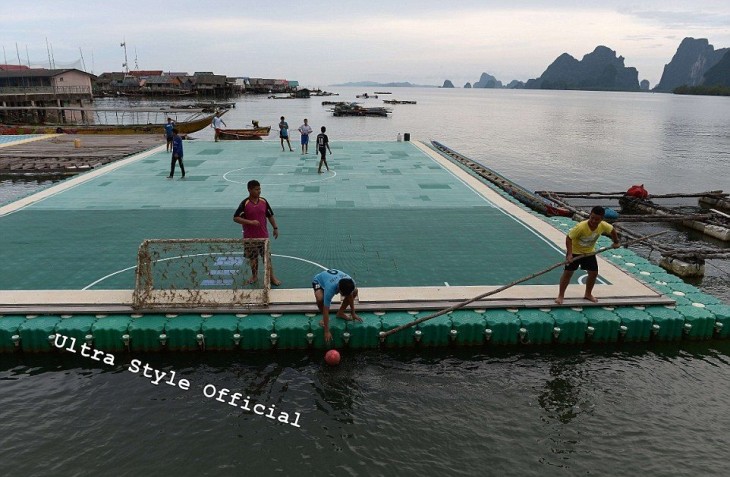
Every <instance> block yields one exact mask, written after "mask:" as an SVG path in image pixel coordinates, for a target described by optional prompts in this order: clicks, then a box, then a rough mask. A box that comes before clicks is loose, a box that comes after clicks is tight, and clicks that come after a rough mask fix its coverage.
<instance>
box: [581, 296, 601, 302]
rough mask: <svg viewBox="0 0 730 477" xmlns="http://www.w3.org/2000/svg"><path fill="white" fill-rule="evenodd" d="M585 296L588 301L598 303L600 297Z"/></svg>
mask: <svg viewBox="0 0 730 477" xmlns="http://www.w3.org/2000/svg"><path fill="white" fill-rule="evenodd" d="M583 298H585V299H586V300H588V301H592V302H593V303H598V298H596V297H594V296H593V295H586V296H584V297H583Z"/></svg>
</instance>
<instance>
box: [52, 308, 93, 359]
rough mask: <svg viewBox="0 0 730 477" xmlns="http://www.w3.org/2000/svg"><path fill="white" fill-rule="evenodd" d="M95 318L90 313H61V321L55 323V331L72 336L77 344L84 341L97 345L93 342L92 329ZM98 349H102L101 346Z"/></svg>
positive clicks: (90, 344)
mask: <svg viewBox="0 0 730 477" xmlns="http://www.w3.org/2000/svg"><path fill="white" fill-rule="evenodd" d="M97 319H98V318H97V317H96V316H91V315H74V316H68V315H61V321H59V322H58V324H57V325H56V333H59V334H62V335H64V336H68V337H69V338H74V339H75V340H76V342H77V343H78V344H77V346H81V344H82V343H86V344H87V345H88V346H94V347H97V346H96V344H95V343H94V334H93V329H92V327H93V326H94V323H95V322H96V320H97ZM87 338H88V339H87ZM99 349H101V350H102V351H103V348H99Z"/></svg>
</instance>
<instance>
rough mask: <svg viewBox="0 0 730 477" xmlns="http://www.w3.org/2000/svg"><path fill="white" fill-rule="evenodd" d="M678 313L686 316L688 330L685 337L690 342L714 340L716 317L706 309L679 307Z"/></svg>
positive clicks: (687, 306) (690, 306)
mask: <svg viewBox="0 0 730 477" xmlns="http://www.w3.org/2000/svg"><path fill="white" fill-rule="evenodd" d="M677 311H678V312H679V313H681V314H682V316H684V322H685V326H687V325H689V327H688V328H687V329H686V333H685V337H686V338H687V339H690V340H706V339H710V338H712V335H713V334H714V332H715V315H713V314H712V313H711V312H710V311H709V310H706V309H705V307H704V306H703V307H697V306H692V305H678V306H677Z"/></svg>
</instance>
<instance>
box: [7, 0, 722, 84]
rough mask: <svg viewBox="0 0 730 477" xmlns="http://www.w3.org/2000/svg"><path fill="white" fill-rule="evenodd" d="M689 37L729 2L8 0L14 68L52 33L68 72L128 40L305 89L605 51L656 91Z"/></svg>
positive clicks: (190, 67)
mask: <svg viewBox="0 0 730 477" xmlns="http://www.w3.org/2000/svg"><path fill="white" fill-rule="evenodd" d="M685 37H694V38H707V39H708V40H709V41H710V44H712V45H714V46H715V48H716V49H718V48H724V47H729V46H730V1H728V0H723V1H714V0H707V1H705V0H694V1H687V0H684V1H674V0H665V1H655V0H650V1H642V0H633V1H624V0H616V1H611V0H605V1H592V0H583V1H578V0H575V1H572V0H551V1H547V0H545V1H542V0H541V1H537V0H528V1H519V0H517V1H514V2H509V1H504V0H500V1H492V0H464V1H460V0H454V1H443V0H417V1H411V0H394V1H381V0H370V1H357V2H355V1H350V0H339V1H332V2H326V1H319V0H311V1H297V2H289V1H275V2H267V1H260V0H259V1H246V0H242V1H226V0H218V1H207V0H206V1H203V0H198V1H187V0H177V1H149V0H147V1H137V0H127V1H118V0H117V1H113V2H112V1H104V0H97V1H90V0H85V1H70V0H69V1H63V0H58V1H46V0H32V1H21V0H0V46H2V47H4V50H5V55H6V58H7V62H8V63H11V64H17V63H18V56H20V61H21V62H22V63H24V64H25V63H26V62H27V59H28V58H29V59H30V61H31V63H43V64H45V66H47V65H48V54H47V49H46V38H47V39H48V42H49V44H50V45H51V46H52V49H53V56H54V58H55V62H56V66H57V67H58V66H60V65H64V64H69V63H73V62H75V61H78V60H79V59H80V58H81V53H80V50H81V52H83V59H84V62H85V65H86V70H87V71H91V72H93V73H95V74H100V73H102V72H105V71H122V63H123V62H124V50H123V49H122V48H121V47H120V43H121V42H122V41H124V40H126V44H127V56H128V62H129V67H130V69H134V67H135V61H136V63H137V64H138V65H139V68H140V69H162V70H165V71H185V72H188V73H193V72H194V71H213V72H215V73H220V74H226V75H229V76H254V77H266V78H282V79H290V80H299V82H300V83H301V84H302V85H304V86H326V85H329V84H333V83H341V82H346V81H364V80H372V81H380V82H390V81H410V82H412V83H417V84H434V85H441V84H442V83H443V81H444V80H445V79H450V80H451V81H453V83H454V85H456V86H457V87H460V86H463V85H464V83H465V82H467V81H470V82H474V81H476V80H478V79H479V75H480V74H481V73H482V72H487V73H489V74H492V75H494V76H495V77H496V78H497V79H499V80H501V81H502V82H504V83H508V82H509V81H511V80H513V79H518V80H522V81H525V80H527V79H529V78H536V77H538V76H540V75H541V74H542V72H543V71H544V70H545V68H546V67H547V66H548V65H549V64H550V63H552V62H553V60H555V58H557V57H558V56H559V55H560V54H562V53H568V54H570V55H572V56H574V57H576V58H577V59H581V58H582V57H583V55H585V54H586V53H590V52H591V51H593V49H594V48H595V47H596V46H598V45H605V46H608V47H609V48H611V49H612V50H615V51H616V52H617V54H618V55H620V56H623V57H624V58H625V64H626V66H633V67H635V68H637V69H638V70H639V80H642V79H648V80H649V81H650V82H651V85H652V87H653V86H654V85H656V83H657V82H658V81H659V79H660V77H661V74H662V71H663V68H664V65H665V64H666V63H668V62H669V61H670V60H671V58H672V55H674V53H675V52H676V50H677V46H679V43H680V41H681V40H682V39H683V38H685ZM16 44H17V50H18V51H17V52H16ZM79 49H80V50H79ZM18 53H19V54H18ZM135 56H136V60H135ZM4 60H5V59H4V58H0V61H4Z"/></svg>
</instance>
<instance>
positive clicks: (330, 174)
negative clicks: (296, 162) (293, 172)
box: [223, 165, 337, 186]
mask: <svg viewBox="0 0 730 477" xmlns="http://www.w3.org/2000/svg"><path fill="white" fill-rule="evenodd" d="M270 167H286V168H287V169H291V166H284V165H280V166H270ZM263 168H265V166H254V167H240V168H238V169H232V170H230V171H228V172H226V173H225V174H223V180H225V181H228V182H232V183H234V184H245V183H246V182H243V181H237V180H233V179H229V178H228V174H233V173H234V172H239V171H245V170H251V169H263ZM266 168H267V169H268V167H266ZM256 175H257V176H258V177H261V176H263V177H266V176H277V177H278V176H284V175H286V174H284V173H272V172H269V173H263V174H256ZM317 176H318V177H316V178H312V180H306V181H300V182H263V181H261V185H262V186H275V185H287V186H289V185H302V184H313V183H315V182H324V181H326V180H329V179H333V178H334V177H335V176H337V172H335V171H327V172H326V173H323V175H322V177H319V174H317Z"/></svg>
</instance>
